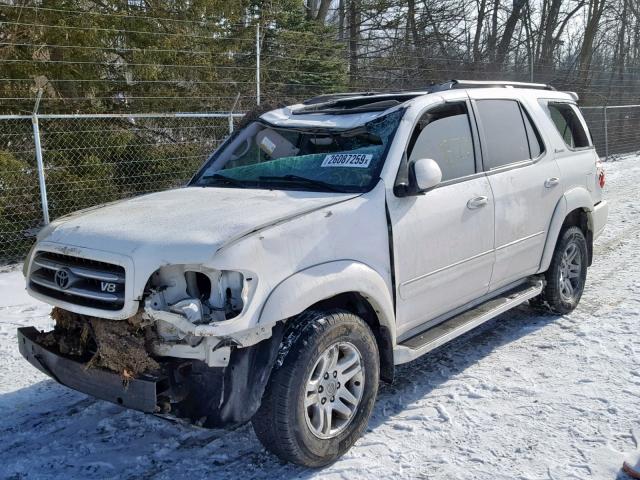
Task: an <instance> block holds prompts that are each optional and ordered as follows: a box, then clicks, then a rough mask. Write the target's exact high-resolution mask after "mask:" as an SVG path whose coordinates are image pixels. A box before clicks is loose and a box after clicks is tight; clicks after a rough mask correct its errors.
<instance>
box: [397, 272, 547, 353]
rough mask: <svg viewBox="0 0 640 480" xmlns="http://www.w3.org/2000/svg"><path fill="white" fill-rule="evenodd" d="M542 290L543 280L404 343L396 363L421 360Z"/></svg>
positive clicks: (399, 346) (517, 288)
mask: <svg viewBox="0 0 640 480" xmlns="http://www.w3.org/2000/svg"><path fill="white" fill-rule="evenodd" d="M543 288H544V282H543V281H542V280H535V281H534V282H533V283H525V284H523V285H520V286H518V287H516V288H514V289H512V290H509V291H507V292H504V293H503V294H501V295H499V296H497V297H494V298H492V299H491V300H488V301H486V302H485V303H482V304H480V305H478V306H477V307H474V308H472V309H470V310H466V311H465V312H463V313H461V314H460V315H457V316H455V317H452V318H450V319H448V320H445V321H444V322H442V323H440V324H438V325H436V326H435V327H432V328H430V329H429V330H427V331H425V332H422V333H419V334H418V335H415V336H414V337H411V338H409V339H408V340H405V341H404V342H402V343H401V344H399V345H398V346H397V347H396V348H394V350H393V357H394V363H395V364H396V365H399V364H401V363H406V362H410V361H411V360H415V359H416V358H418V357H421V356H422V355H424V354H425V353H428V352H430V351H431V350H434V349H435V348H438V347H439V346H441V345H444V344H445V343H447V342H449V341H451V340H453V339H454V338H456V337H459V336H460V335H462V334H464V333H467V332H468V331H469V330H473V329H474V328H476V327H477V326H479V325H482V324H483V323H485V322H488V321H489V320H491V319H492V318H495V317H497V316H498V315H500V314H501V313H504V312H506V311H507V310H510V309H512V308H513V307H515V306H517V305H520V304H521V303H524V302H525V301H527V300H529V299H530V298H533V297H535V296H536V295H539V294H540V293H541V292H542V290H543Z"/></svg>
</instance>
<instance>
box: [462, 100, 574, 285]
mask: <svg viewBox="0 0 640 480" xmlns="http://www.w3.org/2000/svg"><path fill="white" fill-rule="evenodd" d="M470 96H472V98H474V100H473V106H474V110H475V112H476V116H477V119H478V128H479V131H480V138H481V142H482V153H483V156H482V158H483V166H484V170H485V172H486V174H487V178H488V180H489V183H490V185H491V190H492V192H493V196H494V201H495V266H494V269H493V275H492V278H491V284H490V290H495V289H497V288H500V287H502V286H504V285H507V284H509V283H511V282H513V281H516V280H519V279H521V278H524V277H526V276H528V275H531V274H533V273H535V272H536V271H537V270H538V267H539V264H540V258H541V256H542V251H543V249H544V244H545V240H546V236H547V235H546V233H547V230H548V228H549V225H550V222H551V218H552V215H553V211H554V209H555V207H556V204H557V203H558V200H559V199H560V197H561V196H562V191H563V190H562V188H561V178H560V169H559V168H558V165H557V163H556V161H555V159H554V156H553V153H552V152H548V149H547V148H546V147H545V142H544V140H543V137H542V136H541V133H540V130H539V129H538V128H537V127H536V125H535V123H534V121H533V118H535V117H533V116H532V114H531V113H530V111H529V108H530V107H525V105H524V104H523V103H522V102H521V101H519V100H518V99H517V97H515V98H499V99H498V98H483V96H482V94H475V93H474V92H470ZM537 107H538V111H537V112H536V113H537V114H538V115H542V108H540V106H537Z"/></svg>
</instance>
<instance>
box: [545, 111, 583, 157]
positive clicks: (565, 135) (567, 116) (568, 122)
mask: <svg viewBox="0 0 640 480" xmlns="http://www.w3.org/2000/svg"><path fill="white" fill-rule="evenodd" d="M547 112H548V113H549V116H550V117H551V120H552V121H553V124H554V125H555V126H556V129H557V130H558V133H559V134H560V136H561V137H562V139H563V140H564V143H566V144H567V146H568V147H570V148H584V147H589V146H590V143H589V137H588V135H587V132H585V130H584V127H583V126H582V122H581V121H580V117H579V116H578V113H577V112H576V110H575V107H574V106H573V105H570V104H568V103H548V104H547Z"/></svg>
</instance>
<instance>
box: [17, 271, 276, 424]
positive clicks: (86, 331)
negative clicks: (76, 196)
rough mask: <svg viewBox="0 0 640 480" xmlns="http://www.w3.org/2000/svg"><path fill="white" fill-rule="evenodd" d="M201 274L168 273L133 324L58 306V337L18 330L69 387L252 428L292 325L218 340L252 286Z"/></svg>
mask: <svg viewBox="0 0 640 480" xmlns="http://www.w3.org/2000/svg"><path fill="white" fill-rule="evenodd" d="M201 275H202V274H200V275H196V274H195V273H194V272H191V271H186V272H185V271H184V270H183V269H176V268H173V270H168V269H164V271H163V269H161V270H159V271H158V272H156V274H154V276H153V277H152V279H151V280H150V282H149V284H148V289H147V291H146V292H145V298H144V308H143V309H141V310H140V311H139V312H138V313H137V314H136V315H135V316H133V317H131V318H129V319H127V320H106V319H101V318H96V317H89V316H86V315H80V314H76V313H72V312H69V311H66V310H62V309H59V308H54V309H53V311H52V318H53V319H54V320H55V322H56V324H55V328H54V329H53V330H52V331H50V332H38V331H37V330H36V329H34V328H32V327H28V328H20V329H19V330H18V338H19V344H20V352H21V354H22V355H23V356H24V357H25V358H26V359H27V360H28V361H29V362H30V363H31V364H32V365H33V366H35V367H36V368H38V369H39V370H41V371H42V372H44V373H45V374H47V375H49V376H50V377H52V378H53V379H54V380H56V381H58V382H59V383H62V384H63V385H66V386H68V387H70V388H73V389H75V390H78V391H81V392H84V393H87V394H90V395H93V396H95V397H97V398H100V399H103V400H107V401H110V402H113V403H116V404H119V405H122V406H125V407H128V408H132V409H136V410H141V411H144V412H150V413H157V414H170V415H172V416H175V417H178V418H183V419H186V420H188V421H190V422H192V423H195V424H198V425H202V426H207V427H222V426H227V425H231V424H237V423H242V422H245V421H247V420H249V419H250V418H251V417H252V416H253V414H254V413H255V412H256V411H257V409H258V407H259V406H260V401H261V398H262V394H263V392H264V389H265V386H266V383H267V380H268V378H269V375H270V373H271V368H272V366H273V364H274V362H275V358H276V355H277V352H278V348H279V345H280V341H281V339H282V333H283V332H282V330H283V326H282V325H281V324H278V325H276V326H274V327H273V328H269V329H268V330H265V329H254V330H251V331H249V332H244V333H243V334H242V335H240V336H237V337H234V336H224V337H219V336H218V337H217V336H214V335H213V334H212V328H211V323H212V322H215V321H226V320H229V319H230V318H233V317H235V316H237V315H238V314H239V313H240V312H241V311H242V306H243V304H244V303H243V302H246V298H247V296H248V294H249V293H250V288H248V287H247V285H246V284H247V280H246V278H244V277H239V276H238V275H227V276H226V278H225V274H224V273H221V274H220V278H218V279H217V280H218V282H217V283H216V285H217V287H212V284H213V282H210V281H207V280H205V279H204V278H202V276H201ZM207 278H208V277H207ZM250 280H251V279H249V281H250Z"/></svg>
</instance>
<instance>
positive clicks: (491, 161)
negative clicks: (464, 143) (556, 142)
mask: <svg viewBox="0 0 640 480" xmlns="http://www.w3.org/2000/svg"><path fill="white" fill-rule="evenodd" d="M476 106H477V110H478V118H479V119H480V122H481V123H482V129H483V131H484V145H483V153H484V155H483V161H484V166H485V169H487V170H490V169H493V168H499V167H502V166H504V165H509V164H512V163H517V162H522V161H524V160H530V159H532V158H536V157H537V156H539V155H540V153H541V152H542V145H541V143H540V139H539V136H538V135H537V132H536V131H535V129H534V127H533V125H532V123H531V121H530V119H529V117H528V116H527V115H526V113H525V114H524V115H523V111H522V109H521V107H520V104H519V103H518V102H517V101H515V100H478V101H477V102H476ZM530 145H531V147H530Z"/></svg>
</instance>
